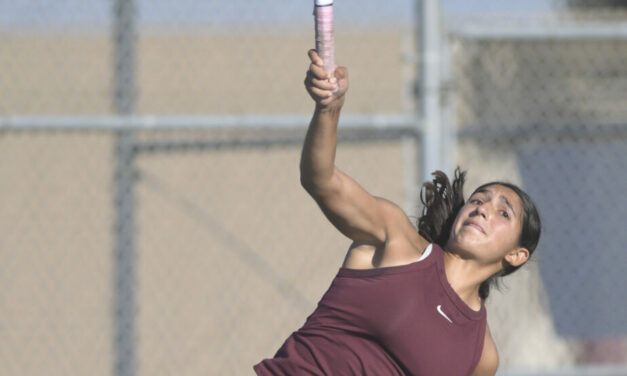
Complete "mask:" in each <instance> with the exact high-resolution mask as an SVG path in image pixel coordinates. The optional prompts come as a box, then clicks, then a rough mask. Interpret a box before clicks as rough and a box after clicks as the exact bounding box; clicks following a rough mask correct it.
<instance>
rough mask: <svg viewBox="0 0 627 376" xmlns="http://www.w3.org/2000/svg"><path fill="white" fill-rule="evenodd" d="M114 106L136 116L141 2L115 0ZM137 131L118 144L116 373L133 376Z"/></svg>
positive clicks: (125, 133)
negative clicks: (137, 17) (137, 33)
mask: <svg viewBox="0 0 627 376" xmlns="http://www.w3.org/2000/svg"><path fill="white" fill-rule="evenodd" d="M113 44H114V49H113V67H114V72H113V98H112V99H113V101H112V102H113V103H112V105H113V110H114V112H115V113H117V114H118V115H131V114H132V113H133V111H134V105H135V80H134V66H135V5H134V1H133V0H115V4H114V28H113ZM133 141H134V140H133V132H132V131H131V130H122V131H119V133H118V134H117V140H116V147H115V158H116V163H115V175H114V186H115V190H116V192H115V203H114V204H115V213H116V218H115V230H114V231H115V237H116V238H115V249H114V268H115V270H114V281H113V283H114V286H113V287H114V298H113V299H114V302H113V315H114V331H115V334H114V338H113V349H114V356H115V365H114V369H113V374H114V375H116V376H133V375H134V374H135V370H136V356H135V341H136V333H135V258H136V257H135V239H134V223H135V221H134V219H135V218H134V197H133V172H134V167H133V159H134V150H133Z"/></svg>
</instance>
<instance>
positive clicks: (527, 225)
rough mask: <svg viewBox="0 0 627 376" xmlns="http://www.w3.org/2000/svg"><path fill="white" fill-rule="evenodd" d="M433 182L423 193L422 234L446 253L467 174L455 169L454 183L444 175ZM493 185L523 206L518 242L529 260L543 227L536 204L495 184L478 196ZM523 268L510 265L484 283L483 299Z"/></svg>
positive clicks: (518, 191)
mask: <svg viewBox="0 0 627 376" xmlns="http://www.w3.org/2000/svg"><path fill="white" fill-rule="evenodd" d="M433 176H434V178H433V181H431V182H426V183H424V184H423V185H422V190H421V191H420V201H421V202H422V205H423V209H422V215H421V216H420V218H418V224H417V225H418V233H419V234H420V235H421V236H422V237H424V238H425V239H427V240H428V241H429V242H432V243H436V244H437V245H439V246H440V247H442V249H444V246H445V245H446V242H447V241H448V238H449V235H450V234H451V228H452V226H453V222H455V218H457V214H458V213H459V210H460V209H461V208H462V207H463V206H464V203H465V200H464V181H465V178H466V172H462V171H461V170H460V169H459V167H458V168H456V169H455V173H454V177H453V183H451V182H450V181H449V178H448V176H446V174H445V173H443V172H442V171H435V172H434V173H433ZM491 185H502V186H504V187H507V188H509V189H511V190H512V191H514V192H515V193H516V194H517V195H518V197H520V201H521V202H522V207H523V215H522V230H521V232H520V237H519V239H518V244H519V245H520V246H521V247H524V248H526V249H527V250H528V251H529V256H531V255H532V254H533V252H534V251H535V249H536V246H537V245H538V241H539V239H540V232H541V229H542V224H541V221H540V215H539V214H538V210H537V209H536V205H535V204H534V202H533V200H532V199H531V198H530V197H529V195H527V193H525V192H524V191H523V190H522V189H520V188H519V187H518V186H516V185H514V184H511V183H506V182H501V181H493V182H490V183H486V184H483V185H481V186H480V187H478V188H477V189H475V192H476V191H478V190H481V189H483V188H486V187H489V186H491ZM519 267H520V265H519V266H513V265H510V264H506V265H505V266H504V267H503V269H502V270H501V271H500V272H499V273H497V274H495V275H493V276H492V277H490V278H488V279H487V280H485V281H483V282H482V283H481V285H480V286H479V296H480V297H481V299H483V300H485V299H487V297H488V295H489V294H490V287H491V286H492V285H494V284H497V283H498V279H497V278H498V277H503V276H506V275H508V274H511V273H513V272H514V271H516V270H517V269H518V268H519Z"/></svg>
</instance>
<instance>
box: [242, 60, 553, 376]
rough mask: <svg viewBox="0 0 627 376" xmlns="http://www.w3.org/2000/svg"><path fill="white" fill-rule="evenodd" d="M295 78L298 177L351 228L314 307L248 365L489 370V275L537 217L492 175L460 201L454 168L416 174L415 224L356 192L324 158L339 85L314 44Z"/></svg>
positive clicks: (330, 371)
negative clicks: (309, 114) (271, 350)
mask: <svg viewBox="0 0 627 376" xmlns="http://www.w3.org/2000/svg"><path fill="white" fill-rule="evenodd" d="M309 57H310V60H311V64H310V66H309V70H308V72H307V76H306V79H305V87H306V88H307V91H308V92H309V94H310V96H311V97H312V98H313V99H314V101H315V103H316V106H315V111H314V114H313V118H312V120H311V124H310V125H309V129H308V132H307V136H306V139H305V143H304V146H303V150H302V157H301V164H300V169H301V182H302V185H303V187H304V188H305V189H306V190H307V192H308V193H309V194H310V195H311V196H312V197H313V199H314V200H315V201H316V202H317V203H318V205H319V206H320V208H321V209H322V212H323V213H324V214H325V216H326V217H327V218H328V219H329V221H331V223H332V224H333V225H334V226H335V227H336V228H337V229H338V230H339V231H340V232H341V233H342V234H344V235H345V236H347V237H348V238H350V239H351V240H352V245H351V246H350V248H349V250H348V253H347V255H346V258H345V260H344V263H343V265H342V267H341V268H340V270H339V272H338V274H337V276H336V277H335V278H334V279H333V282H332V283H331V286H330V287H329V289H328V291H327V292H326V293H325V294H324V296H323V297H322V299H321V300H320V302H319V304H318V307H317V308H316V310H315V311H314V312H313V313H312V314H311V315H310V316H309V317H308V318H307V320H306V322H305V324H304V325H303V327H302V328H300V329H299V330H298V331H296V332H294V333H293V334H292V335H290V336H289V338H287V340H286V341H285V343H284V344H283V346H282V347H281V348H280V349H279V350H278V352H277V353H276V354H275V356H274V358H272V359H265V360H263V361H262V362H260V363H259V364H257V365H255V366H254V370H255V372H256V373H257V374H258V375H426V376H433V375H443V376H456V375H494V374H495V372H496V369H497V367H498V353H497V349H496V346H495V344H494V341H493V340H492V337H491V336H490V330H489V328H488V327H487V324H486V309H485V306H484V302H485V299H486V298H487V297H488V293H489V289H490V285H491V284H492V283H493V282H494V279H495V278H497V277H500V276H503V275H506V274H509V273H511V272H513V271H514V270H516V269H518V268H519V267H520V266H521V265H522V264H524V263H525V262H526V261H527V260H528V259H529V257H530V255H531V254H532V253H533V252H534V249H535V247H536V245H537V243H538V239H539V237H540V227H541V226H540V218H539V216H538V213H537V211H536V208H535V206H534V204H533V202H532V201H531V199H530V198H529V197H528V196H527V195H526V194H525V193H524V192H523V191H522V190H520V189H519V188H518V187H516V186H514V185H511V184H508V183H502V182H493V183H488V184H484V185H482V186H480V187H479V188H477V189H476V190H475V191H474V193H473V194H472V195H471V196H470V198H469V199H468V201H466V202H464V198H463V193H462V190H463V184H464V175H465V174H464V173H461V172H460V171H459V169H458V170H457V171H456V172H455V176H454V180H453V182H452V183H450V182H449V179H448V177H447V176H446V175H445V174H443V173H442V172H436V173H434V175H435V178H434V180H433V182H429V183H426V184H424V185H423V188H422V191H421V201H422V203H423V205H424V209H423V212H422V216H421V217H420V218H419V219H418V223H417V229H416V227H414V225H412V223H411V222H410V220H409V218H408V217H407V215H406V214H405V213H404V212H403V211H402V209H401V208H400V207H399V206H397V205H396V204H394V203H392V202H390V201H388V200H385V199H383V198H379V197H374V196H372V195H370V194H369V193H368V192H366V191H365V190H364V189H363V188H362V187H361V186H360V185H359V184H358V183H357V182H356V181H355V180H353V179H352V178H350V177H349V176H347V175H346V174H344V173H343V172H341V171H340V170H339V169H338V168H337V167H336V166H335V162H334V159H335V151H336V137H337V132H336V129H337V125H338V120H339V116H340V110H341V108H342V105H343V103H344V99H345V94H346V91H347V89H348V74H347V70H346V69H345V68H343V67H340V68H337V69H336V70H335V72H334V73H332V74H329V73H327V72H326V71H325V70H324V69H323V62H322V60H321V59H320V57H319V56H318V54H317V53H316V51H315V50H311V51H309Z"/></svg>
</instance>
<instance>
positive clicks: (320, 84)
mask: <svg viewBox="0 0 627 376" xmlns="http://www.w3.org/2000/svg"><path fill="white" fill-rule="evenodd" d="M311 85H312V86H314V87H317V88H319V89H322V90H331V91H333V90H337V87H338V86H337V80H336V79H335V78H331V79H330V80H327V79H324V80H319V79H317V78H312V79H311Z"/></svg>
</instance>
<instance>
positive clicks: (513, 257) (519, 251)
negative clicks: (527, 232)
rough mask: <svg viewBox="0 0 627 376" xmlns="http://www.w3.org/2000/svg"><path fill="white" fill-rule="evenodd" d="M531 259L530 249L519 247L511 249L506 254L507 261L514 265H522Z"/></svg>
mask: <svg viewBox="0 0 627 376" xmlns="http://www.w3.org/2000/svg"><path fill="white" fill-rule="evenodd" d="M527 260H529V250H528V249H527V248H523V247H519V248H516V249H513V250H511V251H509V252H508V253H507V254H506V255H505V261H507V263H508V264H510V265H512V266H520V265H522V264H524V263H525V262H526V261H527Z"/></svg>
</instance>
